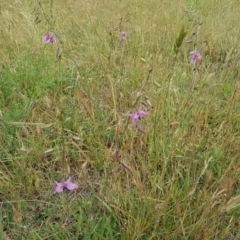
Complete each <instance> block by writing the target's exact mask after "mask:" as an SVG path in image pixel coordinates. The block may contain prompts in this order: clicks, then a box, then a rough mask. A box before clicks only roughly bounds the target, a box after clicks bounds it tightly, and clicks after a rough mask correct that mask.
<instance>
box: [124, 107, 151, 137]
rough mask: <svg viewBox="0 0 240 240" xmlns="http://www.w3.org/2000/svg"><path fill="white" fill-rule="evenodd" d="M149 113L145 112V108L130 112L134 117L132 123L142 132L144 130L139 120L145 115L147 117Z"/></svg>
mask: <svg viewBox="0 0 240 240" xmlns="http://www.w3.org/2000/svg"><path fill="white" fill-rule="evenodd" d="M147 114H148V113H147V112H144V111H143V110H139V111H138V112H136V113H132V114H128V116H130V117H131V118H132V124H133V126H134V127H136V128H137V129H138V130H139V131H140V132H144V130H143V129H142V128H141V127H140V126H138V124H137V123H138V121H139V120H141V119H142V118H143V117H145V116H146V115H147Z"/></svg>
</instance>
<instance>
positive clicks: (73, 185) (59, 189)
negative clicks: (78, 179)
mask: <svg viewBox="0 0 240 240" xmlns="http://www.w3.org/2000/svg"><path fill="white" fill-rule="evenodd" d="M55 183H56V185H57V186H56V188H55V191H54V192H53V193H54V194H55V193H60V192H62V191H63V190H64V189H65V188H66V189H68V190H69V191H74V190H76V189H78V185H77V184H76V183H73V182H71V178H68V180H67V181H65V182H64V183H59V182H56V181H55Z"/></svg>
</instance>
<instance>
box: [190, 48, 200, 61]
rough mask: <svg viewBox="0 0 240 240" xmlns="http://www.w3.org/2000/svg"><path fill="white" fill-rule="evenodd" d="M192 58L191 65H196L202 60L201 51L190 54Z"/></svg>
mask: <svg viewBox="0 0 240 240" xmlns="http://www.w3.org/2000/svg"><path fill="white" fill-rule="evenodd" d="M189 55H190V57H191V64H193V65H195V64H196V63H197V61H198V60H199V59H201V58H202V56H201V54H200V52H199V51H197V50H194V51H192V52H190V54H189Z"/></svg>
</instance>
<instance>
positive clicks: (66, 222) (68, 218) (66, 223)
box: [64, 216, 71, 225]
mask: <svg viewBox="0 0 240 240" xmlns="http://www.w3.org/2000/svg"><path fill="white" fill-rule="evenodd" d="M70 223H71V217H69V216H68V217H67V218H66V220H65V223H64V224H65V225H69V224H70Z"/></svg>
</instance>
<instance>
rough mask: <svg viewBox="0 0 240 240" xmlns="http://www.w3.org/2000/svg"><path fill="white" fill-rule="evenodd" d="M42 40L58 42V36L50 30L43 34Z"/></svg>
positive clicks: (46, 42)
mask: <svg viewBox="0 0 240 240" xmlns="http://www.w3.org/2000/svg"><path fill="white" fill-rule="evenodd" d="M42 42H43V43H44V44H49V43H53V44H57V38H56V36H55V34H54V33H53V32H48V33H47V34H46V35H45V36H43V38H42Z"/></svg>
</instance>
